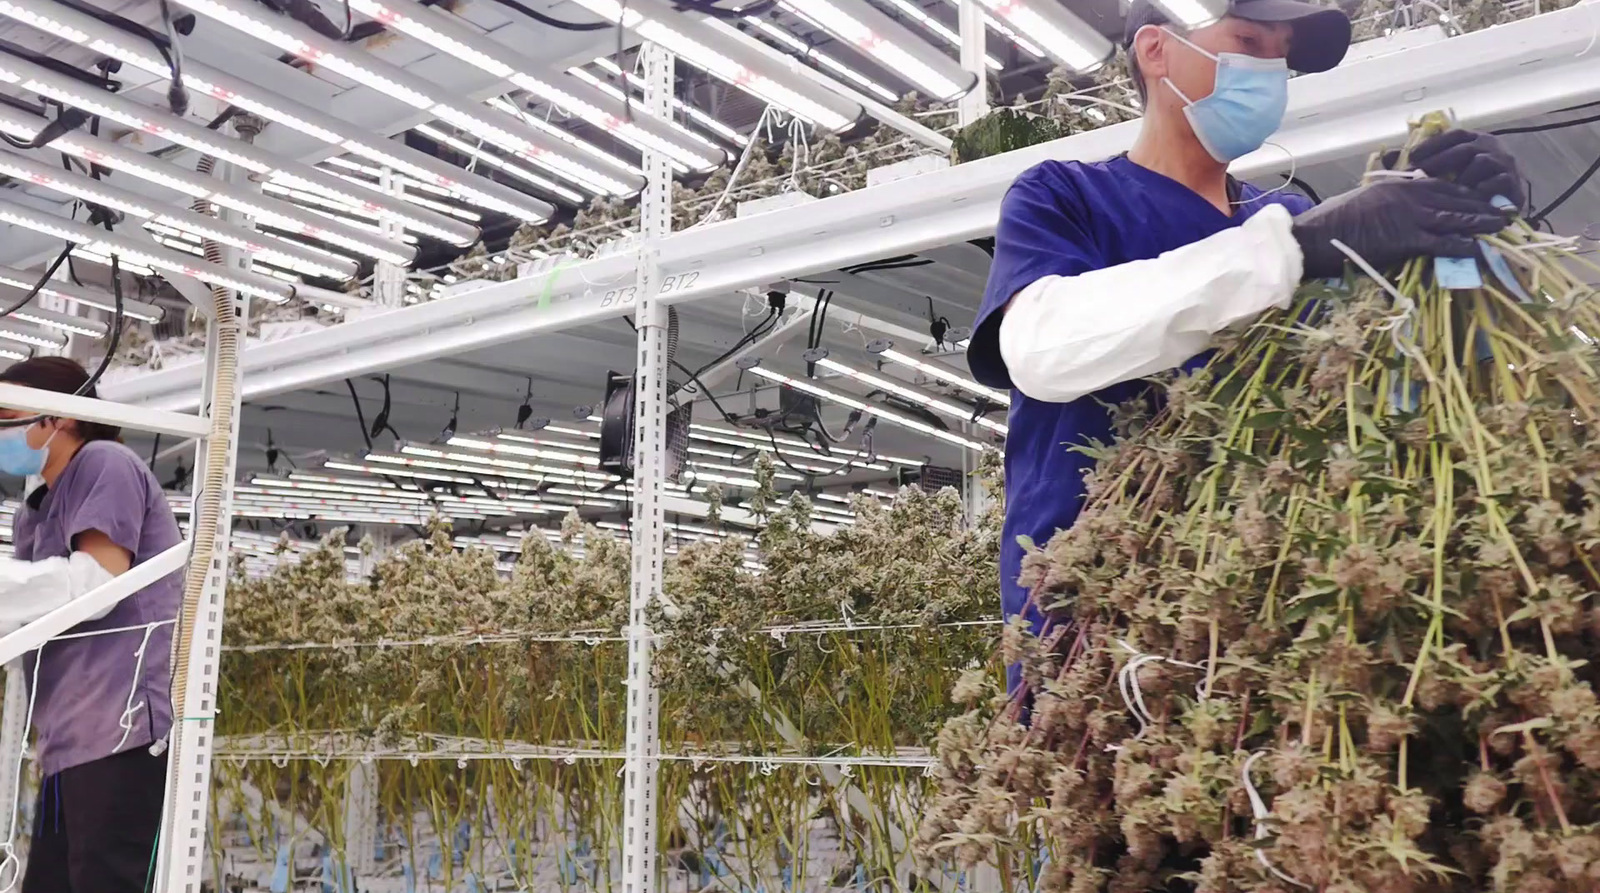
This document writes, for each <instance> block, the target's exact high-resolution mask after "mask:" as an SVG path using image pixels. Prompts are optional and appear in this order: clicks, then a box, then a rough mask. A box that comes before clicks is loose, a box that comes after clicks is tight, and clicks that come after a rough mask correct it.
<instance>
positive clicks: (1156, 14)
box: [1122, 0, 1350, 73]
mask: <svg viewBox="0 0 1600 893" xmlns="http://www.w3.org/2000/svg"><path fill="white" fill-rule="evenodd" d="M1227 14H1228V15H1230V16H1233V17H1234V18H1236V19H1244V20H1245V21H1247V22H1261V23H1263V24H1267V23H1274V22H1280V23H1282V24H1285V25H1288V26H1289V27H1291V28H1293V29H1294V37H1293V39H1292V40H1291V41H1290V43H1289V58H1288V60H1287V61H1288V63H1289V67H1290V68H1292V69H1294V70H1295V71H1299V72H1305V73H1312V72H1318V71H1327V70H1328V69H1330V68H1332V67H1334V66H1335V65H1338V64H1339V61H1340V60H1341V59H1343V58H1344V54H1345V51H1346V50H1348V49H1350V17H1349V16H1347V15H1345V14H1344V11H1343V10H1340V9H1339V8H1337V7H1334V6H1318V5H1316V4H1314V3H1305V2H1302V0H1230V2H1229V3H1228V12H1227ZM1170 22H1171V19H1170V18H1169V17H1168V16H1167V14H1166V13H1165V12H1163V11H1162V9H1161V8H1160V7H1159V6H1156V5H1155V3H1153V2H1151V0H1133V5H1132V7H1131V8H1130V9H1129V10H1128V18H1127V23H1126V25H1124V27H1123V31H1122V46H1123V48H1125V49H1127V48H1131V47H1132V46H1133V35H1135V34H1137V33H1138V32H1139V29H1140V28H1143V27H1144V26H1145V25H1165V24H1168V23H1170Z"/></svg>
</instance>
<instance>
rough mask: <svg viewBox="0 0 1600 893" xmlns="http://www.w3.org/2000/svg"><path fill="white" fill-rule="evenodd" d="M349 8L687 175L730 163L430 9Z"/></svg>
mask: <svg viewBox="0 0 1600 893" xmlns="http://www.w3.org/2000/svg"><path fill="white" fill-rule="evenodd" d="M350 6H351V7H352V8H353V9H355V10H356V11H358V12H361V13H364V14H366V15H369V16H371V17H373V18H374V19H377V20H378V21H379V22H381V23H382V24H384V25H385V26H387V27H389V28H391V29H394V30H396V31H399V32H401V33H403V34H407V35H410V36H411V37H415V38H416V39H418V40H420V41H422V42H423V43H426V44H428V45H430V46H433V47H435V48H437V49H440V50H443V51H444V52H446V53H449V54H450V55H452V56H455V57H456V58H458V59H460V60H462V61H463V62H466V63H468V64H470V65H473V66H476V67H477V68H479V69H482V70H483V71H486V72H488V73H489V74H492V75H494V76H495V77H496V78H499V79H501V80H508V81H510V82H511V83H513V84H515V85H516V86H518V87H520V88H521V89H523V90H526V91H528V92H529V93H531V94H533V95H535V96H538V97H539V98H541V99H543V100H546V101H548V102H550V103H553V104H554V105H556V106H558V107H559V108H561V109H562V110H564V111H566V112H567V113H568V114H572V115H576V116H578V117H579V118H582V119H583V120H584V121H587V122H588V123H589V124H591V125H593V126H595V127H599V128H600V129H602V130H605V131H606V132H608V133H611V134H613V135H615V136H616V137H617V138H618V139H621V140H623V141H624V142H627V143H629V144H631V145H633V146H635V147H637V148H639V149H640V150H641V151H655V152H660V153H661V154H663V155H665V156H667V157H668V158H671V159H672V160H673V161H675V162H678V163H679V164H681V165H683V166H684V168H685V169H687V170H693V171H709V170H714V169H715V168H717V167H718V166H719V165H721V164H722V163H723V161H725V160H726V156H725V154H723V153H721V152H718V153H716V154H715V155H713V154H710V153H707V152H706V151H705V150H704V149H703V148H701V147H699V146H695V145H693V144H691V143H689V142H688V141H686V140H684V139H682V138H681V137H680V135H678V134H676V133H673V132H672V130H671V128H669V127H665V126H662V125H661V122H660V121H659V119H656V118H653V117H651V116H650V115H649V114H648V113H645V112H636V113H635V114H634V116H633V117H631V118H630V117H629V115H628V113H627V111H626V110H625V109H624V108H622V107H621V106H620V105H618V104H615V103H614V102H613V101H612V100H610V99H609V98H607V97H606V96H605V95H603V94H601V93H599V92H597V91H594V90H592V89H590V88H588V87H586V86H584V85H581V84H570V85H567V86H557V85H556V84H555V83H554V82H553V81H552V80H551V79H548V78H544V77H540V76H537V75H535V74H533V73H532V72H534V71H536V70H537V66H535V65H533V64H531V63H530V62H529V61H528V60H527V59H525V58H522V57H521V56H520V54H518V53H515V52H512V51H511V50H510V49H508V48H507V47H505V46H502V45H500V44H497V43H495V42H494V41H493V40H490V39H488V38H486V37H485V36H484V35H482V34H479V33H477V32H475V31H474V30H473V29H472V28H469V27H467V26H466V25H465V24H464V23H463V22H462V20H461V19H459V18H457V17H456V16H454V15H449V14H446V13H443V12H439V11H436V10H433V9H429V8H427V7H424V6H422V5H421V4H420V3H415V2H412V0H382V2H380V0H350Z"/></svg>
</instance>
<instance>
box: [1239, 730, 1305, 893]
mask: <svg viewBox="0 0 1600 893" xmlns="http://www.w3.org/2000/svg"><path fill="white" fill-rule="evenodd" d="M1264 753H1266V751H1263V750H1258V751H1256V752H1255V753H1253V754H1251V755H1250V758H1249V759H1247V760H1245V761H1244V768H1243V769H1241V770H1240V772H1239V780H1240V781H1242V782H1244V792H1245V795H1246V796H1248V797H1249V798H1250V811H1251V812H1252V813H1253V814H1254V817H1255V820H1256V840H1262V839H1264V838H1266V836H1267V826H1266V825H1265V824H1263V822H1264V820H1266V819H1268V818H1270V817H1271V816H1272V812H1271V811H1270V810H1268V809H1267V804H1266V801H1264V800H1262V799H1261V792H1260V791H1257V790H1256V785H1255V782H1253V781H1251V780H1250V767H1252V766H1254V765H1255V762H1256V760H1259V759H1261V755H1262V754H1264ZM1255 851H1256V860H1257V861H1258V862H1260V863H1261V865H1262V867H1264V868H1266V869H1267V871H1269V872H1271V873H1272V876H1273V877H1275V878H1277V879H1278V880H1280V881H1283V882H1284V883H1286V884H1294V885H1295V886H1296V887H1302V888H1304V889H1306V890H1309V889H1311V885H1310V884H1305V883H1302V882H1300V881H1297V880H1295V879H1294V878H1292V877H1290V876H1288V875H1287V874H1284V873H1283V872H1281V871H1279V870H1278V867H1277V866H1276V865H1273V864H1272V860H1270V859H1268V858H1267V853H1266V850H1264V849H1262V848H1261V847H1255Z"/></svg>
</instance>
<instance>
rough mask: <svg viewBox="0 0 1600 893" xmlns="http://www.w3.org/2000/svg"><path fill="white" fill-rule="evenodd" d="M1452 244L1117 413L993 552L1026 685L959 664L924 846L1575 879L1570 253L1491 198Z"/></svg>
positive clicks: (1578, 669)
mask: <svg viewBox="0 0 1600 893" xmlns="http://www.w3.org/2000/svg"><path fill="white" fill-rule="evenodd" d="M1443 126H1445V122H1444V121H1443V120H1442V119H1441V117H1440V116H1430V117H1429V118H1428V119H1427V120H1425V121H1424V123H1423V124H1421V125H1419V126H1418V127H1416V128H1415V129H1414V136H1413V138H1414V139H1418V138H1421V137H1423V136H1425V135H1427V134H1429V133H1432V132H1436V131H1437V130H1439V129H1441V128H1442V127H1443ZM1401 163H1402V166H1403V165H1404V157H1403V156H1402V162H1401ZM1484 244H1485V249H1484V250H1485V252H1486V254H1487V257H1488V258H1489V260H1488V261H1487V262H1486V263H1484V264H1481V265H1479V267H1478V268H1477V269H1476V270H1474V271H1472V272H1471V273H1470V274H1469V278H1472V277H1481V282H1478V283H1476V284H1473V283H1471V282H1467V283H1459V284H1463V285H1468V286H1471V287H1461V288H1454V289H1445V288H1443V287H1441V285H1440V283H1439V281H1438V279H1437V278H1436V276H1435V271H1434V268H1433V264H1432V262H1431V261H1427V260H1418V261H1414V262H1412V263H1410V264H1408V265H1406V266H1405V267H1404V268H1403V269H1401V270H1399V271H1397V272H1396V273H1395V274H1394V277H1393V279H1392V281H1382V280H1375V279H1374V278H1372V277H1370V276H1367V275H1364V274H1361V273H1360V272H1359V271H1354V270H1353V272H1352V278H1351V280H1350V282H1349V284H1348V285H1341V286H1320V285H1316V286H1307V287H1305V288H1303V289H1302V290H1301V292H1300V294H1299V297H1298V298H1297V300H1296V301H1295V303H1294V306H1293V307H1291V308H1290V309H1288V310H1285V311H1281V312H1277V311H1275V312H1270V313H1268V314H1267V315H1265V316H1264V317H1263V318H1262V319H1261V320H1260V321H1259V322H1257V323H1256V324H1254V325H1253V326H1251V327H1249V328H1248V329H1247V330H1245V331H1244V332H1242V333H1239V334H1237V335H1236V336H1234V337H1232V338H1230V339H1227V340H1226V341H1225V343H1224V344H1223V345H1222V347H1221V349H1220V351H1219V352H1218V353H1217V355H1216V356H1215V358H1214V359H1213V360H1212V361H1211V362H1210V363H1209V364H1208V365H1207V366H1206V367H1205V368H1204V369H1202V370H1200V371H1199V372H1196V373H1195V374H1193V375H1182V376H1177V377H1171V378H1167V379H1165V380H1164V381H1162V382H1160V383H1159V385H1158V390H1159V392H1160V393H1159V396H1160V398H1161V399H1160V400H1159V401H1157V402H1158V403H1159V408H1154V407H1155V405H1156V404H1152V403H1146V402H1143V401H1137V402H1132V403H1129V404H1125V405H1123V406H1120V407H1118V408H1117V411H1116V418H1117V431H1118V434H1119V437H1118V439H1117V441H1116V442H1115V443H1113V444H1110V445H1106V446H1104V447H1102V448H1099V449H1097V450H1096V453H1097V454H1098V456H1099V458H1100V462H1099V465H1098V466H1097V468H1096V470H1095V471H1094V473H1093V474H1092V476H1091V478H1090V481H1089V497H1088V502H1087V507H1086V509H1085V510H1084V512H1083V514H1082V516H1081V517H1080V519H1079V521H1078V523H1077V524H1076V525H1075V526H1074V527H1073V528H1072V529H1071V530H1069V531H1066V532H1063V533H1061V534H1059V535H1057V536H1056V537H1055V538H1054V539H1052V540H1051V541H1050V543H1049V544H1048V545H1046V546H1045V547H1043V548H1042V549H1038V550H1035V551H1034V552H1033V553H1032V554H1030V555H1029V556H1028V558H1027V559H1026V561H1025V566H1024V570H1023V582H1024V583H1025V584H1027V585H1028V586H1029V587H1031V590H1032V593H1033V597H1034V599H1035V600H1036V601H1037V603H1038V604H1039V605H1040V606H1041V607H1043V608H1045V609H1047V611H1048V614H1049V617H1050V618H1051V627H1050V629H1049V631H1048V632H1047V633H1046V635H1045V636H1044V637H1043V638H1042V639H1036V638H1034V637H1032V636H1030V635H1028V634H1027V633H1026V632H1025V631H1024V630H1022V629H1021V628H1019V627H1016V626H1013V627H1009V628H1008V629H1007V632H1006V634H1005V641H1004V646H1003V652H1004V660H1006V661H1008V662H1020V663H1021V664H1022V667H1023V676H1024V679H1025V680H1026V682H1025V686H1026V687H1025V691H1024V692H1023V694H1022V695H1021V696H1020V698H1019V699H1008V698H1007V697H1005V696H1004V695H1002V694H999V693H997V692H995V691H993V690H992V689H990V690H989V691H986V692H985V691H981V690H976V691H975V690H974V689H973V687H971V686H969V687H968V691H967V692H966V694H968V695H976V697H975V698H974V700H975V704H974V707H973V709H972V711H971V712H970V713H968V714H967V715H966V716H963V717H961V718H959V719H957V720H955V721H953V722H952V723H950V724H949V725H947V726H946V728H945V729H944V731H943V732H942V733H941V735H940V748H939V753H940V759H941V769H940V775H941V788H942V793H941V796H940V798H939V802H938V804H937V806H936V807H935V808H934V810H933V811H932V814H931V816H930V819H929V821H928V823H927V824H926V825H925V826H924V828H923V830H922V835H921V838H920V843H921V847H922V852H923V853H924V854H925V855H926V856H928V857H930V858H936V857H942V856H944V855H946V854H950V853H954V854H957V855H958V856H959V857H960V858H961V859H962V860H963V861H966V862H969V863H972V862H977V861H982V860H988V859H996V860H999V861H1001V862H1002V863H1007V864H1021V863H1025V862H1026V860H1027V855H1026V854H1018V853H1017V852H1016V846H1017V843H1018V842H1019V841H1020V840H1022V839H1023V838H1024V837H1027V836H1029V835H1034V836H1037V837H1038V838H1040V839H1042V840H1043V841H1044V842H1045V848H1046V850H1047V854H1048V855H1047V865H1046V867H1045V868H1044V869H1043V872H1042V878H1041V880H1042V885H1043V887H1044V888H1045V889H1049V890H1071V891H1090V890H1102V889H1103V890H1113V891H1141V893H1142V891H1149V890H1159V889H1170V888H1171V887H1169V885H1171V884H1174V883H1178V882H1180V881H1181V882H1184V883H1188V884H1193V885H1194V889H1195V890H1197V891H1203V893H1220V891H1234V890H1241V889H1254V890H1283V891H1287V890H1291V889H1294V888H1305V889H1313V890H1327V891H1334V890H1337V891H1357V890H1363V891H1371V890H1382V891H1412V890H1440V891H1444V890H1461V891H1467V890H1472V891H1482V890H1489V889H1494V890H1517V891H1530V890H1539V891H1556V890H1563V891H1565V890H1573V891H1576V890H1593V889H1595V888H1596V884H1597V883H1600V833H1597V831H1596V823H1597V822H1600V808H1597V804H1600V796H1597V795H1600V784H1597V783H1600V708H1597V706H1596V700H1595V695H1594V691H1593V684H1594V682H1595V669H1594V667H1593V666H1592V665H1590V663H1589V662H1588V657H1589V656H1590V655H1591V654H1594V653H1595V651H1596V647H1597V646H1600V607H1597V606H1596V605H1595V604H1594V601H1593V599H1592V595H1593V594H1594V592H1595V591H1596V588H1597V586H1600V573H1597V570H1596V562H1597V561H1600V477H1597V474H1600V452H1597V450H1596V446H1597V444H1595V443H1594V440H1593V436H1592V434H1591V432H1593V431H1594V430H1595V425H1596V423H1597V422H1600V378H1597V376H1596V373H1595V368H1596V363H1597V362H1600V352H1597V351H1596V350H1595V349H1594V346H1593V343H1592V341H1591V339H1590V336H1589V333H1593V332H1600V304H1597V303H1596V302H1595V300H1594V292H1593V289H1592V287H1590V286H1588V285H1585V284H1584V278H1583V277H1586V276H1587V277H1590V278H1592V277H1593V275H1594V272H1595V270H1594V269H1593V268H1592V267H1590V266H1589V265H1588V264H1587V263H1586V262H1584V261H1582V259H1580V258H1578V257H1576V256H1575V255H1574V253H1573V251H1572V250H1571V244H1570V242H1569V241H1567V240H1563V239H1559V238H1555V237H1551V236H1547V235H1543V234H1539V233H1536V232H1534V231H1533V230H1531V229H1530V228H1529V227H1527V225H1526V224H1523V223H1521V222H1520V221H1519V222H1517V223H1514V224H1513V225H1512V226H1510V227H1509V228H1508V229H1506V230H1505V231H1504V232H1502V233H1501V234H1500V235H1498V236H1496V237H1493V238H1489V239H1486V240H1484ZM985 684H986V685H987V683H985ZM1022 700H1025V701H1026V702H1027V706H1028V707H1029V708H1030V712H1029V713H1028V714H1027V715H1026V716H1024V715H1023V714H1021V713H1020V712H1019V707H1020V706H1022V704H1021V703H1020V701H1022ZM1024 719H1026V720H1027V722H1026V723H1024V722H1023V720H1024Z"/></svg>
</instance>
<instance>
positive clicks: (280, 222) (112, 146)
mask: <svg viewBox="0 0 1600 893" xmlns="http://www.w3.org/2000/svg"><path fill="white" fill-rule="evenodd" d="M45 123H46V122H45V121H44V119H42V118H38V117H35V116H33V115H27V114H22V113H20V112H18V111H16V110H14V109H12V108H10V107H9V106H5V105H0V130H3V131H5V132H7V133H10V134H11V135H13V136H16V137H18V138H21V139H32V138H33V136H34V134H36V133H37V132H38V131H39V129H40V128H41V127H43V126H44V125H45ZM50 148H51V149H54V150H56V151H60V152H65V153H66V154H68V155H71V156H73V157H76V158H81V159H83V160H84V161H88V162H91V163H94V164H99V165H102V166H104V167H108V168H111V169H112V170H114V171H118V172H121V173H125V174H128V175H129V176H132V177H136V178H138V179H140V180H144V181H146V182H148V183H154V184H155V185H157V186H162V187H165V188H167V189H171V190H173V191H175V192H180V193H182V194H184V195H187V196H190V197H192V198H204V199H207V200H208V201H210V202H212V203H213V204H216V205H220V206H222V207H225V208H229V209H231V210H235V211H239V212H240V213H242V214H245V215H248V216H250V217H252V218H254V219H255V222H256V223H258V224H263V225H270V226H274V227H277V228H278V229H282V230H284V231H286V232H292V233H296V234H299V235H303V236H306V237H308V238H312V239H317V240H320V241H324V242H328V243H330V244H334V245H338V246H340V247H342V248H348V249H350V250H351V251H354V252H356V253H358V254H361V255H363V256H366V257H370V258H373V259H375V260H383V261H388V262H390V263H395V264H402V265H403V264H408V263H410V262H411V260H412V259H413V258H414V257H415V256H416V249H415V248H408V247H407V246H405V245H404V244H401V243H399V242H395V241H393V240H391V239H386V238H382V237H375V236H373V235H371V234H368V233H364V232H362V231H360V230H358V229H356V228H354V227H348V226H344V225H341V224H337V223H336V224H334V225H332V226H330V225H328V224H327V223H324V222H322V221H321V220H319V219H317V218H316V217H315V216H313V215H311V214H310V213H309V212H306V211H305V210H304V209H301V208H297V207H295V206H294V205H291V204H289V203H287V202H279V201H276V200H273V199H269V198H265V197H263V196H261V195H256V194H250V193H245V192H235V191H234V190H233V188H232V187H231V186H230V185H229V184H227V183H226V182H224V181H222V180H218V179H214V178H211V177H204V176H201V175H199V174H197V173H195V172H193V171H187V170H183V169H182V168H177V167H173V166H172V165H168V164H164V163H162V162H159V161H154V160H152V159H151V157H150V156H148V155H146V154H145V153H143V152H140V151H138V150H137V149H132V148H129V147H128V146H124V145H122V144H120V143H117V142H114V141H112V140H108V139H103V138H100V137H96V136H93V135H90V134H86V133H84V132H82V131H74V132H72V133H68V134H64V135H62V136H60V137H58V138H56V139H55V140H53V141H51V143H50Z"/></svg>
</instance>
